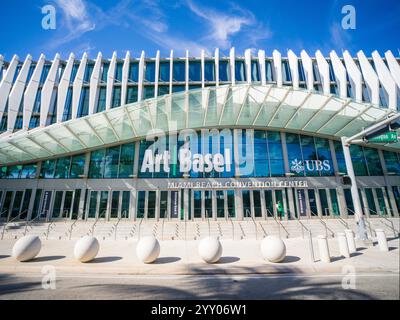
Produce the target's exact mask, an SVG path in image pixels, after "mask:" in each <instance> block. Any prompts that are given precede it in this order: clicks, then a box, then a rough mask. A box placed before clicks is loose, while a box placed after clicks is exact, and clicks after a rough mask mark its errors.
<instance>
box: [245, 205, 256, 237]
mask: <svg viewBox="0 0 400 320" xmlns="http://www.w3.org/2000/svg"><path fill="white" fill-rule="evenodd" d="M249 212H250V218H251V220H253V224H254V229H255V230H256V240H258V236H257V233H258V228H257V223H256V220H255V219H254V217H253V215H252V214H251V211H250V210H249V209H246V215H247V214H248V213H249Z"/></svg>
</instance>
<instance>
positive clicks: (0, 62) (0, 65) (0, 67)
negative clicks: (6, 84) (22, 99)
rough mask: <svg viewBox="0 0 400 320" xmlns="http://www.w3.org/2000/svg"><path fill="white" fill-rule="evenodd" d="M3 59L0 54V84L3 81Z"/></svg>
mask: <svg viewBox="0 0 400 320" xmlns="http://www.w3.org/2000/svg"><path fill="white" fill-rule="evenodd" d="M3 65H4V57H3V56H2V55H1V54H0V82H1V80H3Z"/></svg>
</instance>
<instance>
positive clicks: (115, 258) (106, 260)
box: [89, 257, 122, 263]
mask: <svg viewBox="0 0 400 320" xmlns="http://www.w3.org/2000/svg"><path fill="white" fill-rule="evenodd" d="M118 260H122V257H101V258H96V259H94V260H92V261H90V262H89V263H106V262H113V261H118Z"/></svg>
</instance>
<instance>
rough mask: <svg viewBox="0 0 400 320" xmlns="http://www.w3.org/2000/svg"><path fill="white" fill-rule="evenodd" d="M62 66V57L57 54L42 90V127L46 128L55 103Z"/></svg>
mask: <svg viewBox="0 0 400 320" xmlns="http://www.w3.org/2000/svg"><path fill="white" fill-rule="evenodd" d="M59 65H60V55H59V54H58V53H57V54H56V56H55V57H54V60H53V63H52V65H51V67H50V70H49V74H48V75H47V79H46V81H45V83H44V85H43V88H42V96H41V101H40V126H41V127H45V126H46V122H47V116H48V114H49V111H50V106H51V104H52V103H53V102H54V99H55V96H54V88H55V86H56V83H57V81H58V79H57V76H58V67H59Z"/></svg>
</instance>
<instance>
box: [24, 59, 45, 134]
mask: <svg viewBox="0 0 400 320" xmlns="http://www.w3.org/2000/svg"><path fill="white" fill-rule="evenodd" d="M45 59H46V57H45V56H44V55H43V54H42V55H40V57H39V60H38V62H37V64H36V67H35V71H33V74H32V77H31V80H30V81H29V83H28V86H27V87H26V90H25V93H24V111H23V119H22V128H23V129H24V130H27V129H28V128H29V122H30V121H31V117H32V111H33V107H34V106H35V101H36V95H37V92H38V89H39V84H40V77H41V76H42V71H43V67H44V63H45Z"/></svg>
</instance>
